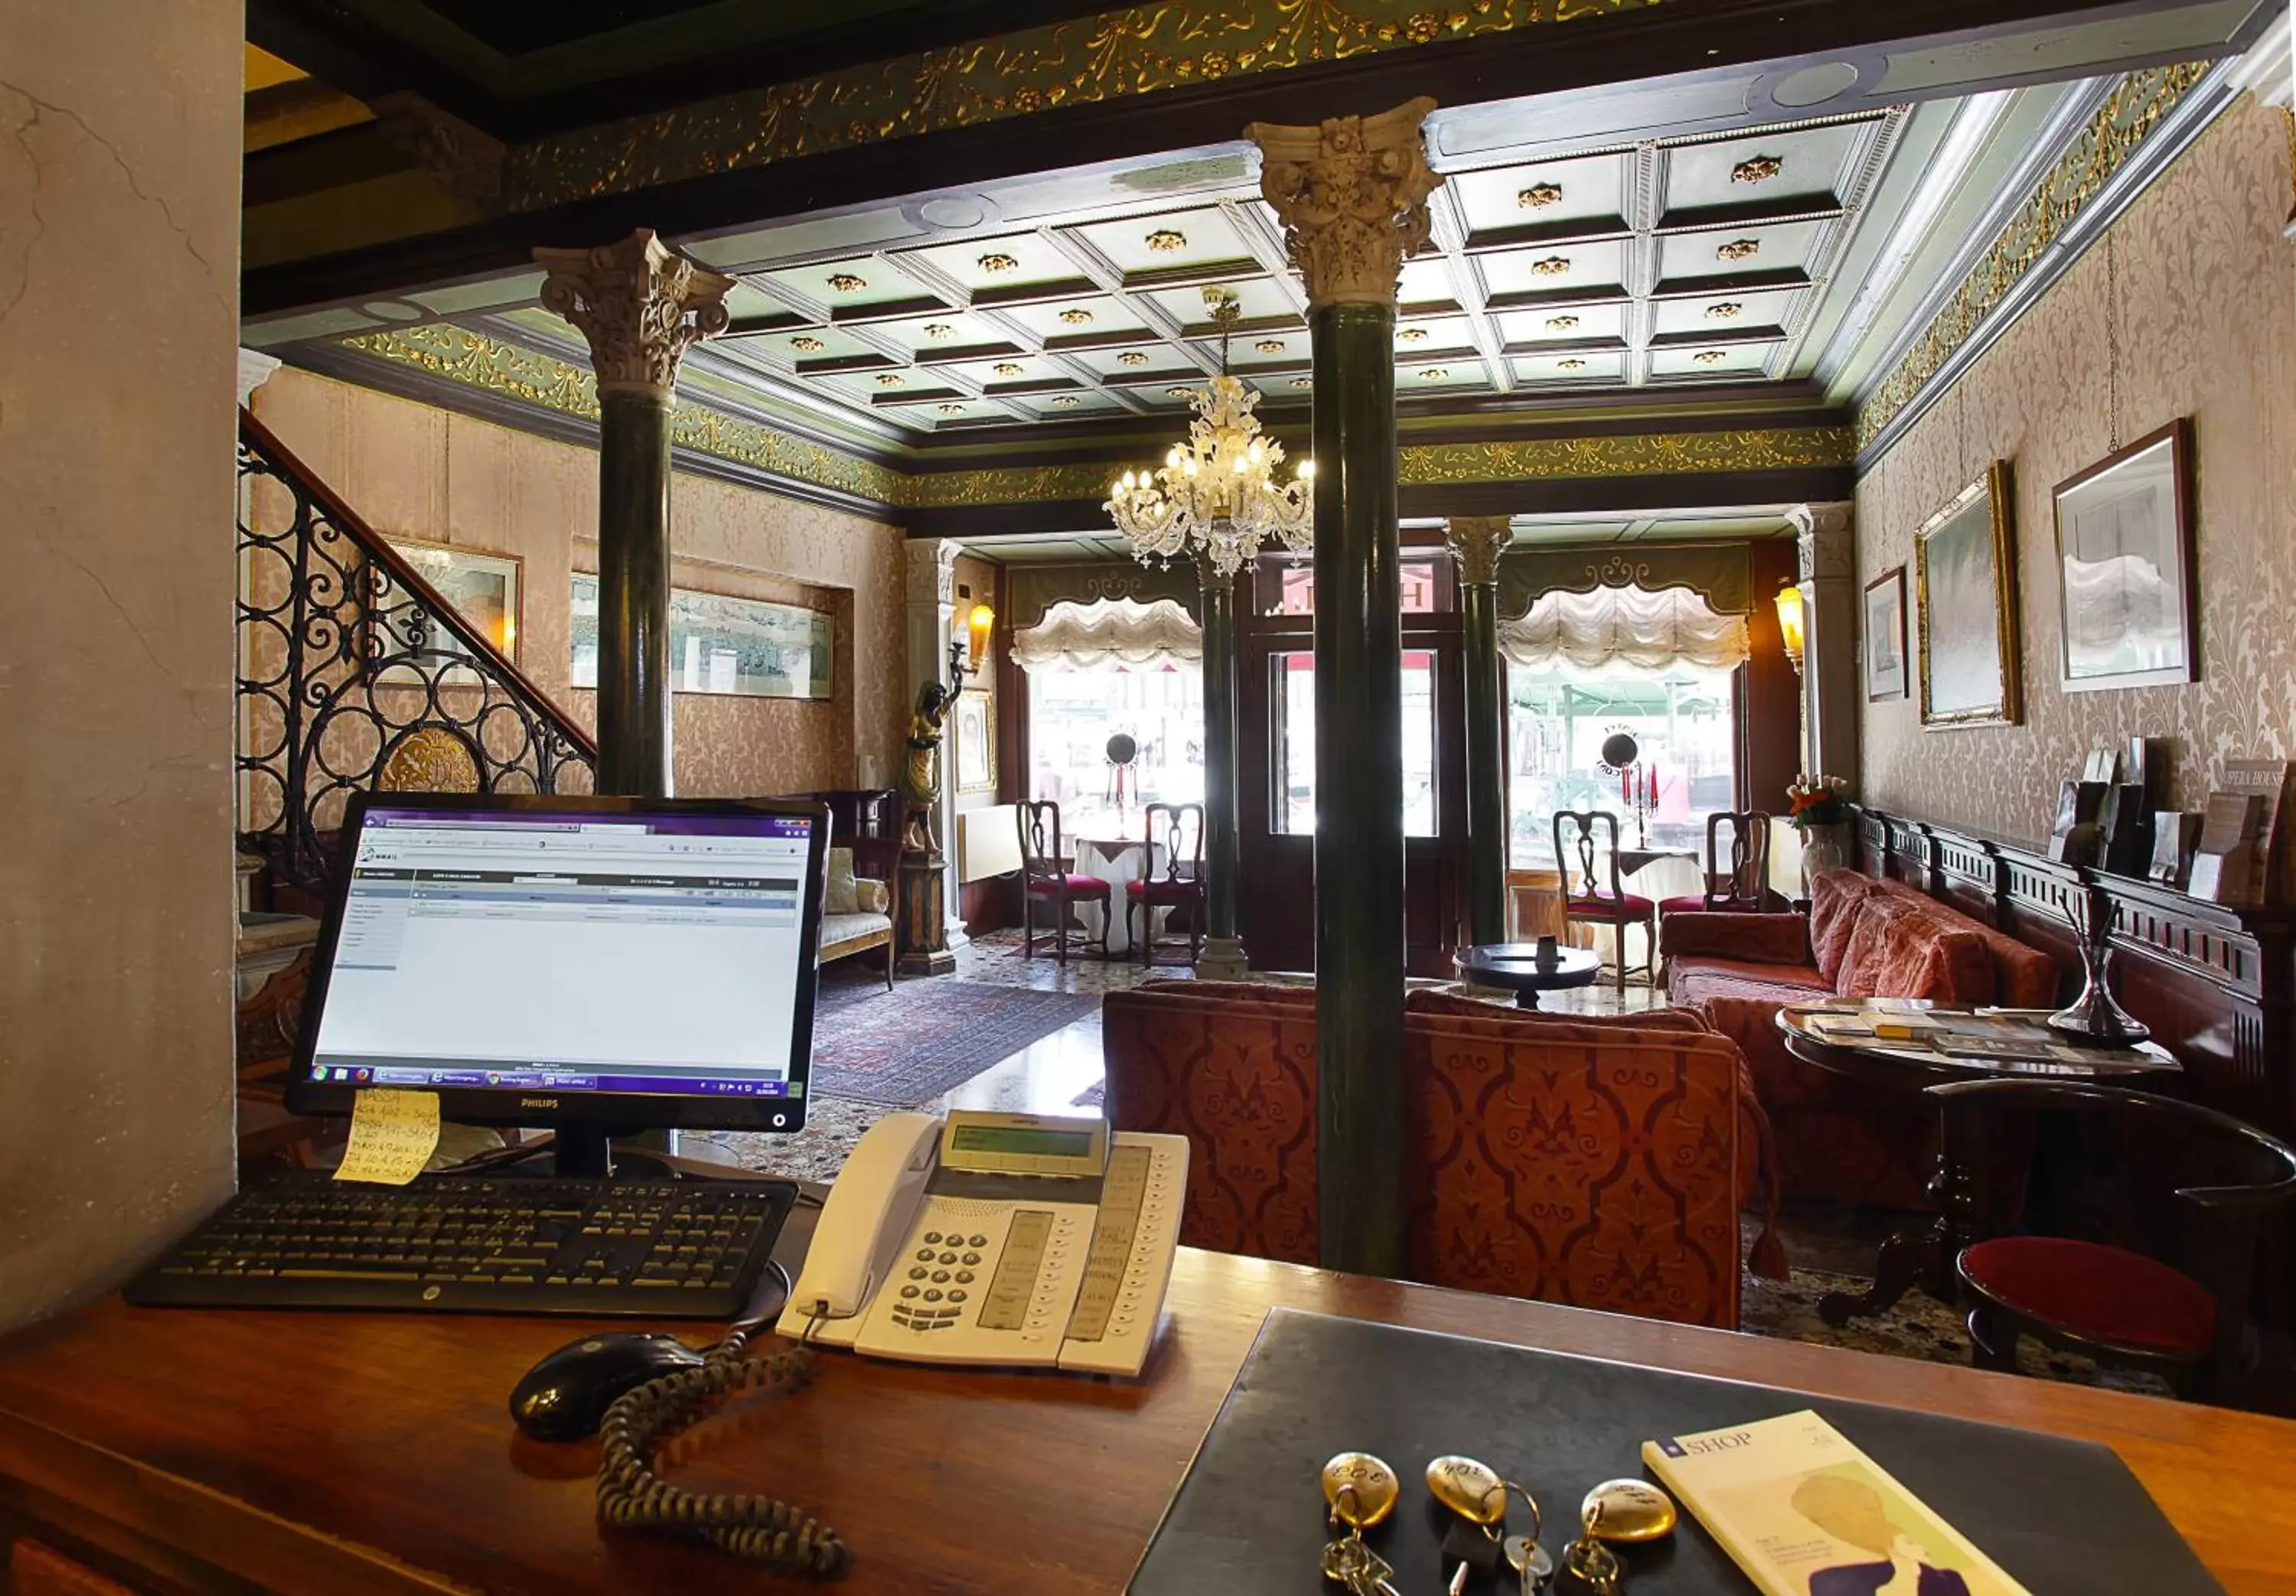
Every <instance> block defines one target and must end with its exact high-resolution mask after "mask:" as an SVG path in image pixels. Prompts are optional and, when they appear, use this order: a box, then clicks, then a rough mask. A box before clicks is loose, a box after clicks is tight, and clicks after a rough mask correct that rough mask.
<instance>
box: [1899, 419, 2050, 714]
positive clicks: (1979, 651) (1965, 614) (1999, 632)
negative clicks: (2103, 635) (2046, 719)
mask: <svg viewBox="0 0 2296 1596" xmlns="http://www.w3.org/2000/svg"><path fill="white" fill-rule="evenodd" d="M2009 492H2010V482H2009V462H2007V461H2005V460H1997V461H1995V462H1993V463H1992V464H1991V465H1989V466H1988V467H1987V468H1986V471H1985V475H1983V476H1982V477H1980V478H1979V479H1977V480H1976V481H1974V482H1972V483H1971V484H1970V485H1969V486H1968V487H1964V488H1963V489H1962V490H1961V491H1960V492H1959V493H1958V494H1956V495H1954V498H1953V502H1952V503H1948V505H1946V506H1945V508H1944V509H1942V510H1940V511H1939V512H1937V513H1936V514H1935V515H1932V516H1931V517H1930V519H1929V520H1926V521H1924V522H1923V523H1922V527H1921V530H1920V531H1918V532H1916V533H1915V534H1914V601H1915V611H1916V613H1917V616H1918V618H1919V622H1920V625H1919V627H1918V631H1919V633H1920V637H1921V679H1922V724H1923V725H1924V726H1980V725H1993V726H2005V725H2014V724H2016V723H2017V721H2018V719H2019V717H2020V716H2021V714H2022V713H2023V711H2022V706H2021V702H2020V697H2019V691H2018V690H2019V687H2020V679H2019V675H2018V663H2019V661H2018V641H2017V535H2016V528H2015V526H2014V524H2013V519H2014V516H2015V511H2014V508H2013V503H2012V501H2011V499H2010V496H2009Z"/></svg>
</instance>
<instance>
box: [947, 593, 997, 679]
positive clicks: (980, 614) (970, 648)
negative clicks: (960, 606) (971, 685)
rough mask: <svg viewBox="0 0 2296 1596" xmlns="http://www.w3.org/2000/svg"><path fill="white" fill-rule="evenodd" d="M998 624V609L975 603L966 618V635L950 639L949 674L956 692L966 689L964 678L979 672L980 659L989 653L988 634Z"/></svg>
mask: <svg viewBox="0 0 2296 1596" xmlns="http://www.w3.org/2000/svg"><path fill="white" fill-rule="evenodd" d="M995 629H996V611H995V610H991V609H990V608H989V607H988V605H986V604H975V605H974V606H973V607H972V613H971V614H970V615H967V616H966V617H965V618H964V637H963V638H961V639H960V638H955V637H952V638H950V639H949V641H948V675H949V680H950V682H951V683H953V684H954V686H955V692H952V693H951V694H950V696H951V697H952V698H954V697H955V694H956V693H959V692H964V678H965V677H967V676H969V675H975V674H977V673H978V672H979V671H980V661H981V660H982V659H984V658H986V657H987V655H988V634H989V633H990V632H992V631H994V630H995Z"/></svg>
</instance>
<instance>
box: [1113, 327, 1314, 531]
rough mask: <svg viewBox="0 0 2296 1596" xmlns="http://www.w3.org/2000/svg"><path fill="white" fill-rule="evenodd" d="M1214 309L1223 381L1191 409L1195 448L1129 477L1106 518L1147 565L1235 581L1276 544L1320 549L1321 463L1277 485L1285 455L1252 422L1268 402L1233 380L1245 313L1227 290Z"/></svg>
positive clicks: (1190, 439)
mask: <svg viewBox="0 0 2296 1596" xmlns="http://www.w3.org/2000/svg"><path fill="white" fill-rule="evenodd" d="M1204 300H1205V303H1207V304H1208V305H1210V307H1211V311H1212V321H1213V323H1214V324H1215V325H1217V326H1218V328H1219V332H1220V372H1219V375H1218V376H1217V377H1215V378H1213V379H1212V384H1211V387H1210V388H1209V389H1203V390H1201V391H1200V392H1198V393H1196V394H1195V395H1194V396H1193V397H1192V398H1191V399H1190V401H1189V402H1190V403H1191V404H1192V405H1194V407H1195V411H1196V414H1195V417H1194V419H1193V420H1192V421H1191V422H1189V423H1188V436H1187V438H1186V440H1185V442H1182V443H1179V444H1177V445H1175V446H1173V448H1172V450H1171V452H1170V453H1169V454H1166V455H1165V456H1164V463H1163V464H1162V465H1160V466H1156V467H1152V468H1151V469H1149V470H1147V471H1126V472H1125V473H1124V475H1123V476H1122V477H1120V478H1119V479H1117V480H1116V481H1115V482H1113V483H1111V485H1110V487H1109V490H1108V502H1107V503H1105V504H1103V505H1102V506H1101V508H1102V509H1103V510H1105V511H1106V512H1108V515H1109V519H1110V520H1113V521H1114V522H1115V523H1116V528H1117V530H1118V531H1119V532H1121V533H1123V534H1124V535H1125V536H1127V537H1128V538H1130V539H1131V540H1132V552H1133V553H1134V555H1135V556H1136V557H1137V558H1138V559H1139V560H1140V561H1142V562H1143V563H1145V562H1147V561H1149V560H1151V559H1153V560H1154V561H1157V562H1158V563H1159V564H1162V563H1166V562H1168V561H1170V560H1172V559H1173V558H1174V557H1175V556H1180V557H1185V556H1188V555H1190V554H1193V553H1195V552H1206V553H1209V554H1210V558H1211V563H1212V569H1213V570H1215V571H1217V572H1218V574H1219V575H1220V576H1222V577H1232V576H1234V574H1235V573H1236V572H1237V571H1238V570H1240V569H1242V568H1243V566H1244V565H1245V564H1246V563H1247V562H1248V561H1251V559H1252V558H1253V557H1254V556H1255V555H1257V554H1258V553H1259V548H1260V545H1261V544H1263V543H1265V542H1267V540H1268V539H1269V538H1271V537H1274V538H1278V539H1281V540H1282V542H1283V546H1284V547H1285V548H1288V549H1292V550H1304V549H1307V548H1308V547H1309V546H1311V545H1312V544H1314V542H1315V537H1316V528H1315V500H1314V492H1313V479H1314V478H1315V474H1316V462H1314V461H1312V460H1303V461H1301V462H1300V469H1299V471H1298V473H1297V474H1296V475H1295V476H1294V477H1293V478H1292V480H1291V481H1289V482H1285V483H1282V484H1279V483H1277V482H1276V480H1275V468H1276V466H1278V465H1279V464H1281V463H1282V462H1283V445H1282V444H1280V443H1277V442H1276V441H1275V439H1274V438H1266V437H1263V436H1261V434H1260V430H1259V417H1258V416H1256V415H1254V414H1253V413H1252V411H1253V409H1254V408H1255V407H1256V406H1257V405H1259V394H1258V393H1257V392H1256V391H1254V390H1253V389H1249V388H1246V387H1245V386H1244V385H1243V382H1242V380H1240V379H1238V378H1235V377H1231V376H1229V375H1228V371H1227V340H1228V334H1229V333H1230V332H1231V331H1234V327H1235V323H1236V321H1237V319H1238V318H1239V316H1240V315H1242V311H1241V309H1240V308H1239V307H1238V306H1237V304H1236V301H1235V296H1234V294H1232V293H1229V292H1228V291H1226V290H1225V289H1206V290H1205V291H1204Z"/></svg>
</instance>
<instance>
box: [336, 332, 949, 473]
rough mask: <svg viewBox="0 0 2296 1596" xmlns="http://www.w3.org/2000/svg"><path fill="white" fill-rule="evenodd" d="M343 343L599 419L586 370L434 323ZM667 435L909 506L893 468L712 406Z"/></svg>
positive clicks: (683, 406) (723, 455)
mask: <svg viewBox="0 0 2296 1596" xmlns="http://www.w3.org/2000/svg"><path fill="white" fill-rule="evenodd" d="M342 342H343V344H344V346H345V347H346V348H353V349H357V350H358V351H360V352H361V353H363V354H366V355H372V356H376V357H377V358H379V359H382V360H388V361H390V362H392V363H394V364H398V365H405V366H412V367H413V368H414V369H415V370H417V371H420V372H428V373H430V375H431V376H434V377H439V378H443V379H445V380H446V381H449V382H459V383H462V384H463V385H465V386H466V387H470V388H476V389H484V390H485V391H486V392H488V393H492V394H499V395H501V396H503V397H505V398H510V399H516V400H519V401H521V402H522V403H524V404H528V405H540V406H541V407H543V408H544V409H546V410H555V411H559V412H561V413H564V414H567V415H578V416H583V417H586V418H588V419H591V420H595V419H596V417H597V414H598V397H597V389H596V384H595V382H594V380H593V378H592V377H591V374H590V373H589V372H587V371H585V370H584V369H583V368H582V367H580V366H578V365H575V364H572V363H571V362H569V361H563V360H558V359H554V358H553V357H552V356H548V355H545V354H541V353H539V352H538V351H536V350H533V349H525V348H519V347H518V346H517V345H515V344H506V343H502V342H500V341H498V340H495V339H491V338H488V337H486V336H485V335H484V334H482V333H477V332H472V331H468V330H466V329H464V328H461V327H455V326H449V325H447V324H445V323H434V324H432V325H430V326H426V327H406V328H398V329H394V330H392V331H389V332H368V333H362V334H360V335H359V336H357V337H356V338H347V339H344V340H342ZM669 433H670V441H671V442H672V443H673V444H675V445H676V446H678V447H679V448H685V449H693V450H698V451H700V452H701V453H702V454H714V455H716V456H717V457H718V458H719V459H721V460H731V461H734V462H739V463H741V464H742V465H749V466H754V467H756V468H757V469H758V470H759V471H771V472H773V473H775V475H777V476H783V477H790V478H793V479H796V480H798V481H799V482H808V483H811V484H812V485H814V486H815V487H832V488H836V489H838V490H840V492H844V493H849V494H854V495H858V496H860V497H862V498H866V499H873V500H875V501H877V502H878V503H891V504H898V503H902V502H903V495H902V489H903V488H904V487H905V486H906V482H907V479H906V478H905V477H904V476H903V475H902V474H901V473H900V472H899V471H895V470H893V469H892V468H891V467H890V466H888V465H883V464H881V463H879V462H876V461H873V460H868V459H865V458H863V457H862V456H860V455H857V454H847V453H846V452H845V451H844V450H842V449H835V448H832V447H830V446H828V445H826V444H821V443H816V442H815V441H814V440H812V439H811V438H793V437H791V436H790V435H789V434H787V433H784V432H778V431H776V430H774V429H773V428H771V427H767V426H762V425H760V424H758V422H751V421H748V420H745V419H743V418H742V417H740V416H734V415H727V414H726V413H724V412H722V411H718V410H713V409H711V408H709V406H707V405H695V404H692V403H690V402H687V401H684V400H680V401H678V402H677V403H676V404H674V405H671V407H670V413H669Z"/></svg>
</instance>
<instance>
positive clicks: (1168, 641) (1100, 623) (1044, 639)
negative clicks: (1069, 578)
mask: <svg viewBox="0 0 2296 1596" xmlns="http://www.w3.org/2000/svg"><path fill="white" fill-rule="evenodd" d="M1203 657H1204V632H1203V628H1202V627H1201V626H1198V625H1196V623H1195V622H1194V621H1193V619H1191V618H1189V615H1188V612H1187V611H1186V610H1183V609H1182V608H1181V607H1180V606H1179V604H1178V602H1177V601H1175V600H1172V599H1155V600H1152V601H1151V602H1148V603H1145V604H1143V603H1139V602H1136V601H1135V600H1132V599H1095V601H1094V602H1091V603H1089V604H1079V603H1077V602H1074V601H1072V600H1063V601H1062V602H1060V603H1057V604H1054V605H1053V606H1052V607H1051V608H1050V609H1048V610H1046V611H1045V618H1044V619H1043V620H1041V621H1039V622H1038V623H1037V625H1035V626H1023V627H1021V629H1020V630H1019V631H1017V632H1015V633H1013V659H1014V661H1015V662H1017V663H1018V664H1019V665H1020V667H1021V669H1022V670H1035V669H1036V668H1037V667H1039V666H1044V665H1054V664H1058V665H1068V666H1088V665H1100V664H1103V663H1104V662H1106V661H1109V660H1116V661H1119V662H1121V663H1122V664H1125V665H1142V666H1146V665H1166V664H1172V663H1179V664H1189V665H1193V664H1195V663H1197V662H1198V661H1201V659H1203Z"/></svg>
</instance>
